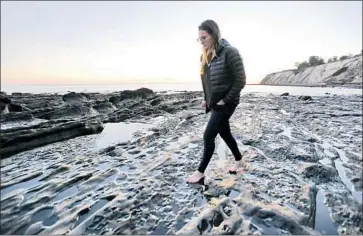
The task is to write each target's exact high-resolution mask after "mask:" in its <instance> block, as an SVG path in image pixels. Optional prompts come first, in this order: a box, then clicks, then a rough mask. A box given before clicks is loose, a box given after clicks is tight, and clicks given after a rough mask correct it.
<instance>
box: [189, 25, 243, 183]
mask: <svg viewBox="0 0 363 236" xmlns="http://www.w3.org/2000/svg"><path fill="white" fill-rule="evenodd" d="M198 41H199V42H200V43H201V44H202V45H203V52H202V57H201V80H202V85H203V92H204V101H203V102H202V107H203V109H205V110H206V113H208V112H210V111H211V116H210V119H209V122H208V124H207V127H206V129H205V132H204V136H203V139H204V152H203V157H202V160H201V162H200V164H199V167H198V170H197V171H196V172H195V173H193V174H192V175H191V176H189V177H188V179H187V182H188V183H198V182H200V181H201V180H202V179H203V178H204V172H205V170H206V168H207V166H208V164H209V162H210V160H211V158H212V155H213V153H214V149H215V138H216V136H217V135H218V134H219V135H220V136H221V137H222V139H223V140H224V141H225V143H226V144H227V146H228V148H229V149H230V150H231V151H232V154H233V156H234V158H235V163H234V165H233V167H232V168H230V169H229V172H230V173H236V171H237V169H238V168H240V166H241V162H242V161H241V159H242V155H241V153H240V151H239V149H238V146H237V143H236V140H235V139H234V137H233V136H232V134H231V129H230V126H229V119H230V117H231V116H232V115H233V113H234V111H235V109H236V107H237V105H238V104H239V100H240V92H241V90H242V89H243V88H244V86H245V84H246V76H245V71H244V65H243V61H242V58H241V56H240V54H239V51H238V50H237V49H236V48H234V47H232V46H230V45H229V43H228V42H227V41H226V40H225V39H222V38H221V34H220V30H219V27H218V25H217V23H216V22H214V21H212V20H206V21H204V22H202V24H201V25H200V26H199V39H198Z"/></svg>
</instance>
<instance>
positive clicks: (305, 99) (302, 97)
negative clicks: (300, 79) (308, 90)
mask: <svg viewBox="0 0 363 236" xmlns="http://www.w3.org/2000/svg"><path fill="white" fill-rule="evenodd" d="M312 99H313V98H312V97H311V96H300V97H299V100H302V101H309V100H312Z"/></svg>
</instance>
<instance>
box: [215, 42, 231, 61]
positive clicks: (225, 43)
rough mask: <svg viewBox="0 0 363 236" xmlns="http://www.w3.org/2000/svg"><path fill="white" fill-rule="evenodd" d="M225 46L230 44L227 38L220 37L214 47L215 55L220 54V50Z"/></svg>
mask: <svg viewBox="0 0 363 236" xmlns="http://www.w3.org/2000/svg"><path fill="white" fill-rule="evenodd" d="M226 46H230V44H229V43H228V41H227V40H225V39H221V40H220V41H219V42H218V43H217V47H216V57H219V56H220V55H221V52H222V51H223V49H224V48H225V47H226Z"/></svg>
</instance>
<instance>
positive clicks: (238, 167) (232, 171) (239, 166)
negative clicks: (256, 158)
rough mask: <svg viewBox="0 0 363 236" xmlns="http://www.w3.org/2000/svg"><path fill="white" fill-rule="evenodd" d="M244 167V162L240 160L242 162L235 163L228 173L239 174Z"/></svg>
mask: <svg viewBox="0 0 363 236" xmlns="http://www.w3.org/2000/svg"><path fill="white" fill-rule="evenodd" d="M242 167H243V162H242V160H240V161H234V165H233V166H232V167H231V168H229V170H228V172H229V173H230V174H237V171H238V170H239V169H241V168H242Z"/></svg>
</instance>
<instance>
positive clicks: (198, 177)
mask: <svg viewBox="0 0 363 236" xmlns="http://www.w3.org/2000/svg"><path fill="white" fill-rule="evenodd" d="M202 178H204V174H203V173H200V172H199V171H196V172H194V173H193V174H192V175H190V176H189V177H188V178H187V183H189V184H196V183H198V182H199V181H200V180H201V179H202Z"/></svg>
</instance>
